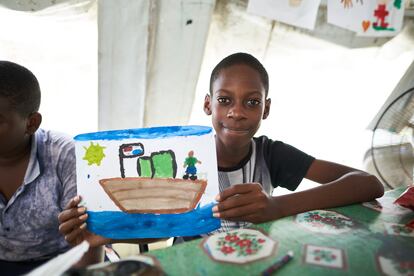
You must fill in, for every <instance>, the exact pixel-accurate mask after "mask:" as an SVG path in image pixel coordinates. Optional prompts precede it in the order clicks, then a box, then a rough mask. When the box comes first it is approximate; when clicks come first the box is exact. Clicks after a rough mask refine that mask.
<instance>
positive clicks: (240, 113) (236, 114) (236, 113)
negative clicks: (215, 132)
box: [227, 104, 246, 120]
mask: <svg viewBox="0 0 414 276" xmlns="http://www.w3.org/2000/svg"><path fill="white" fill-rule="evenodd" d="M245 116H246V115H245V113H244V110H243V107H242V106H240V105H238V104H235V105H233V106H232V107H231V108H230V109H229V111H228V112H227V117H228V118H233V119H236V120H238V119H242V118H244V117H245Z"/></svg>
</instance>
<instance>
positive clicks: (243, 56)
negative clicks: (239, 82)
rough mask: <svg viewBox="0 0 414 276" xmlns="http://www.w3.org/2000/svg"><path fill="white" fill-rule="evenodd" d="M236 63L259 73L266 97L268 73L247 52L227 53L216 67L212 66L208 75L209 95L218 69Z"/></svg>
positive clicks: (217, 74) (218, 71)
mask: <svg viewBox="0 0 414 276" xmlns="http://www.w3.org/2000/svg"><path fill="white" fill-rule="evenodd" d="M238 64H244V65H247V66H249V67H251V68H253V69H255V70H256V71H257V72H258V73H259V75H260V78H261V79H262V83H263V87H264V89H265V96H266V97H267V94H268V92H269V75H268V74H267V71H266V69H265V68H264V66H263V65H262V64H261V63H260V61H259V60H258V59H257V58H255V57H254V56H252V55H250V54H247V53H235V54H232V55H229V56H227V57H225V58H224V59H223V60H222V61H220V62H219V63H218V64H217V65H216V67H214V69H213V71H212V72H211V76H210V95H211V94H212V93H213V83H214V81H215V80H216V79H217V78H218V76H219V74H220V71H221V70H222V69H225V68H228V67H230V66H233V65H238Z"/></svg>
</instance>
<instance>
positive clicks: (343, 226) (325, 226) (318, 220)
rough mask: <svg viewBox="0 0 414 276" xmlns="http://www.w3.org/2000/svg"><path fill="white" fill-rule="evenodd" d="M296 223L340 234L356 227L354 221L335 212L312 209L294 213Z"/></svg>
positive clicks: (320, 231) (308, 227)
mask: <svg viewBox="0 0 414 276" xmlns="http://www.w3.org/2000/svg"><path fill="white" fill-rule="evenodd" d="M295 221H296V223H298V224H299V225H300V226H302V227H304V228H306V229H308V230H310V231H312V232H318V233H324V234H342V233H346V232H349V231H351V230H352V229H353V228H355V227H356V224H355V222H354V221H353V220H352V219H350V218H348V217H346V216H344V215H341V214H339V213H337V212H334V211H326V210H314V211H310V212H306V213H301V214H298V215H296V220H295Z"/></svg>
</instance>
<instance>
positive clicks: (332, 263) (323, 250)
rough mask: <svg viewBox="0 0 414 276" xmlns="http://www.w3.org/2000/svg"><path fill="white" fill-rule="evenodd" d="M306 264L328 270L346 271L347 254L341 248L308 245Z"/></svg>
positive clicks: (306, 248)
mask: <svg viewBox="0 0 414 276" xmlns="http://www.w3.org/2000/svg"><path fill="white" fill-rule="evenodd" d="M304 262H305V263H306V264H311V265H318V266H323V267H328V268H337V269H346V261H345V254H344V252H343V250H342V249H339V248H333V247H326V246H317V245H311V244H307V245H305V257H304Z"/></svg>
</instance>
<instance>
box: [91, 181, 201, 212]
mask: <svg viewBox="0 0 414 276" xmlns="http://www.w3.org/2000/svg"><path fill="white" fill-rule="evenodd" d="M99 183H100V184H101V186H102V188H103V189H104V190H105V192H106V193H107V194H108V196H109V197H110V198H111V199H112V201H113V202H114V203H115V204H116V206H118V207H119V208H120V209H121V210H122V211H124V212H126V213H154V214H174V213H184V212H188V211H191V210H193V209H194V208H195V207H196V206H197V203H198V202H199V201H200V198H201V196H202V195H203V193H204V191H205V189H206V186H207V181H205V180H185V179H177V178H145V177H126V178H108V179H101V180H99Z"/></svg>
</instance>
